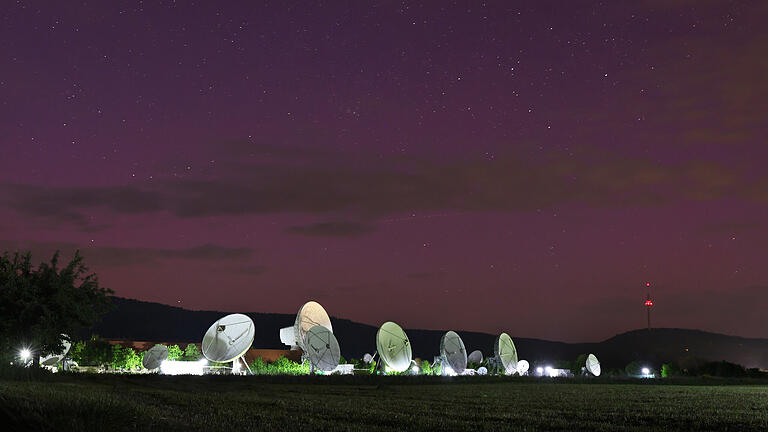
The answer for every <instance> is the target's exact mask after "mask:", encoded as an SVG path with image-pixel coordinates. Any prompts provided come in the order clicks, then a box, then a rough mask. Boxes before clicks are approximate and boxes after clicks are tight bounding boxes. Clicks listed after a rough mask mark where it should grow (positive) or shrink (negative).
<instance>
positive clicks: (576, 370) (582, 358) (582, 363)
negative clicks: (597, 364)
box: [571, 354, 587, 376]
mask: <svg viewBox="0 0 768 432" xmlns="http://www.w3.org/2000/svg"><path fill="white" fill-rule="evenodd" d="M586 366H587V355H586V354H579V356H578V357H576V361H575V362H573V364H572V365H571V373H572V374H573V376H581V375H582V373H583V371H582V368H585V367H586Z"/></svg>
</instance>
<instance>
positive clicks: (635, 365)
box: [624, 360, 643, 376]
mask: <svg viewBox="0 0 768 432" xmlns="http://www.w3.org/2000/svg"><path fill="white" fill-rule="evenodd" d="M642 370H643V365H642V364H641V363H640V362H639V361H637V360H635V361H633V362H631V363H630V364H628V365H627V366H626V367H625V368H624V371H625V372H626V373H627V375H634V376H636V375H641V374H642V373H643V372H642Z"/></svg>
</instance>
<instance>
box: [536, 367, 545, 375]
mask: <svg viewBox="0 0 768 432" xmlns="http://www.w3.org/2000/svg"><path fill="white" fill-rule="evenodd" d="M536 373H537V374H539V375H541V374H543V373H544V368H543V367H541V366H539V367H537V368H536Z"/></svg>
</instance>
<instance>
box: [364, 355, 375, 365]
mask: <svg viewBox="0 0 768 432" xmlns="http://www.w3.org/2000/svg"><path fill="white" fill-rule="evenodd" d="M372 361H373V356H372V355H370V354H368V353H365V355H364V356H363V362H365V363H370V362H372Z"/></svg>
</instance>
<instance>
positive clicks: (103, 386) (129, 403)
mask: <svg viewBox="0 0 768 432" xmlns="http://www.w3.org/2000/svg"><path fill="white" fill-rule="evenodd" d="M711 384H717V385H711ZM723 384H729V382H727V381H711V382H706V381H700V380H698V381H697V380H694V381H686V382H684V384H680V383H677V384H675V383H673V384H668V383H663V384H662V383H652V382H648V381H645V382H643V381H624V382H611V381H607V380H605V381H603V380H584V381H578V380H576V381H574V380H566V381H552V380H547V379H545V380H536V379H526V378H517V379H514V378H495V377H459V378H441V377H421V378H413V377H259V376H256V377H231V376H204V377H169V376H147V375H144V376H128V375H85V374H82V375H63V374H60V375H57V376H51V377H45V378H36V379H28V378H26V379H25V378H18V377H16V378H0V429H2V430H8V428H5V427H2V426H6V425H8V426H10V428H11V429H13V430H24V431H32V430H57V431H63V430H78V431H79V430H94V431H96V430H99V431H101V430H104V431H119V430H155V431H169V430H213V431H217V430H221V431H224V430H226V431H239V430H249V431H253V430H298V429H299V428H303V429H304V430H360V431H377V430H387V431H393V430H444V431H447V430H474V431H478V430H604V431H621V430H643V431H647V430H717V431H722V430H768V386H763V385H743V383H742V384H740V385H723Z"/></svg>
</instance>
